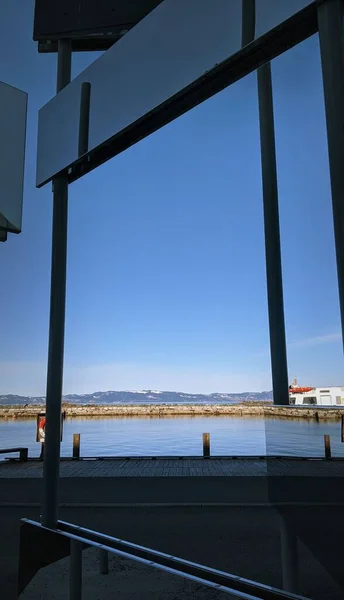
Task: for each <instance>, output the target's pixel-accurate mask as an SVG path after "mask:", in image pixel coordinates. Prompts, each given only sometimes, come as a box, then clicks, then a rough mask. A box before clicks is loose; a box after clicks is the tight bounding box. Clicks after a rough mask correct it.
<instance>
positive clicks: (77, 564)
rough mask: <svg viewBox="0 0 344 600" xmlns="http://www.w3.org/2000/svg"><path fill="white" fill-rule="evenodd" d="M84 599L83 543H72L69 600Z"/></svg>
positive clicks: (73, 541)
mask: <svg viewBox="0 0 344 600" xmlns="http://www.w3.org/2000/svg"><path fill="white" fill-rule="evenodd" d="M81 598H82V543H81V542H78V541H77V540H71V541H70V559H69V600H81Z"/></svg>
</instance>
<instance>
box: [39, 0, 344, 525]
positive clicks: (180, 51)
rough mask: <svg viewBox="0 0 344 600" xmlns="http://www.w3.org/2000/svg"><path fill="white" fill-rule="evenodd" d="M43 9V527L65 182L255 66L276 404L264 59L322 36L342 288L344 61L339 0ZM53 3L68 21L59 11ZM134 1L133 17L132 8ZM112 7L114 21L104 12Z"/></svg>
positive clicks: (283, 381)
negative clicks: (74, 69)
mask: <svg viewBox="0 0 344 600" xmlns="http://www.w3.org/2000/svg"><path fill="white" fill-rule="evenodd" d="M45 4H46V3H45V2H44V1H43V0H37V1H36V12H35V34H34V37H35V39H36V40H38V41H39V43H40V44H47V47H46V48H45V49H44V48H42V46H41V47H39V49H40V50H45V51H48V50H49V49H48V46H49V44H50V50H51V51H56V49H57V48H58V86H57V88H58V89H57V92H58V93H57V95H56V96H55V97H54V98H52V99H51V100H50V101H49V102H48V103H47V104H46V105H45V106H43V108H42V109H41V110H40V112H39V124H38V151H37V172H36V184H37V187H41V186H43V185H45V184H46V183H48V182H49V181H53V182H54V186H53V188H54V224H53V231H54V235H53V253H52V265H53V268H52V284H51V290H52V292H51V315H50V337H49V358H48V384H47V433H46V452H47V456H50V463H51V468H50V469H48V468H46V469H45V472H46V474H47V478H46V480H45V490H46V495H45V504H46V505H47V504H49V503H51V506H50V508H49V510H47V506H45V509H44V511H43V514H44V515H46V517H45V518H44V523H45V525H47V526H49V527H51V526H54V524H55V523H56V519H57V498H56V494H55V491H56V485H53V484H52V481H50V483H51V484H52V485H51V486H50V487H49V485H50V484H49V480H48V479H49V477H50V479H51V480H52V478H55V480H56V478H58V460H59V427H60V419H59V411H60V408H61V407H60V404H61V395H62V375H63V334H64V312H65V304H64V302H65V301H64V298H65V282H66V251H67V203H68V184H69V183H71V182H73V181H75V180H77V179H78V178H80V177H82V176H83V175H84V174H86V173H88V172H90V171H91V170H92V169H95V168H96V167H97V166H99V165H100V164H102V163H104V162H106V161H107V160H109V159H110V158H112V157H114V156H116V155H117V154H119V153H120V152H123V151H124V150H126V149H127V148H129V147H130V146H131V145H133V144H135V143H136V142H138V141H139V140H142V139H143V138H145V137H147V136H148V135H150V134H151V133H152V132H154V131H156V130H157V129H159V128H160V127H162V126H164V125H166V124H167V123H169V122H171V121H172V120H173V119H175V118H177V117H178V116H180V115H181V114H183V113H185V112H187V111H188V110H190V109H192V108H193V107H195V106H196V105H198V104H200V103H201V102H203V101H204V100H206V99H208V98H210V97H211V96H213V95H214V94H216V93H217V92H219V91H221V90H223V89H224V88H226V87H228V86H229V85H230V84H232V83H233V82H235V81H237V80H239V79H240V78H242V77H244V76H245V75H247V74H248V73H250V72H252V71H255V70H257V69H260V68H262V69H263V70H262V71H260V75H259V77H258V84H259V85H258V87H259V90H260V91H259V96H260V98H259V99H260V103H259V104H260V122H261V150H262V159H263V160H262V167H263V168H262V173H263V197H264V211H265V215H264V218H265V241H266V244H265V246H266V264H267V275H268V292H269V293H268V297H269V302H268V311H269V325H270V342H271V344H270V347H271V355H272V356H271V359H272V371H273V381H274V392H275V391H276V388H277V383H276V382H279V383H278V388H279V389H280V390H282V392H283V393H282V392H281V394H279V397H277V398H276V397H275V399H274V401H275V403H281V404H287V403H288V401H289V400H288V379H287V362H286V349H285V344H284V338H285V334H284V329H283V328H284V315H283V293H282V292H283V290H282V272H281V268H280V262H281V261H280V248H279V245H280V242H279V232H278V227H279V216H278V193H277V183H278V182H277V171H276V168H275V167H276V164H275V156H274V153H275V147H274V146H275V140H274V129H273V98H272V81H271V72H270V65H269V64H268V63H269V62H270V61H271V60H272V59H274V58H275V57H277V56H278V55H280V54H282V53H283V52H285V51H287V50H288V49H290V48H291V47H293V46H295V45H296V44H299V43H300V42H302V41H303V40H305V39H307V38H308V37H310V36H311V35H313V34H315V33H317V32H318V30H319V31H320V39H321V55H322V66H323V80H324V88H325V99H326V116H327V126H328V138H329V150H330V153H329V159H330V172H331V182H332V198H333V206H334V220H335V237H336V249H337V264H338V276H339V277H341V280H342V281H344V258H343V257H344V235H343V219H342V218H341V214H342V209H341V204H342V198H343V189H344V185H343V184H344V178H343V169H342V157H343V154H344V152H343V148H344V128H343V127H342V121H343V106H344V87H343V73H344V68H343V60H344V57H343V52H342V39H343V18H342V17H343V2H342V0H317V1H316V2H312V1H310V0H288V1H285V2H284V1H281V2H277V1H276V0H256V1H255V2H254V0H230V1H229V0H164V1H163V2H153V1H152V2H145V1H144V2H142V3H140V2H138V0H137V1H135V2H132V3H129V2H124V0H123V2H119V1H118V2H116V1H115V0H114V1H113V2H106V1H105V0H104V1H101V0H99V1H98V2H97V3H94V2H91V1H88V0H80V1H79V2H72V1H70V2H69V1H68V2H67V0H64V1H59V2H57V0H56V1H55V2H54V6H55V8H54V10H55V12H53V13H52V15H55V16H54V17H53V18H52V19H51V18H50V17H49V16H48V15H47V13H46V12H45ZM50 4H51V3H50ZM63 6H64V7H66V8H65V9H64V11H65V13H66V14H62V13H61V10H62V7H63ZM128 6H129V7H130V10H131V9H132V8H133V7H136V8H135V10H134V9H133V12H132V13H130V14H132V15H134V16H132V17H130V18H129V17H126V18H127V19H128V23H127V25H128V27H127V28H124V29H121V27H123V22H124V21H123V19H124V17H120V18H118V19H117V20H116V18H117V17H116V8H117V9H119V7H121V10H122V9H123V11H124V12H123V15H124V14H126V15H129V12H128V13H126V12H125V11H126V10H128V11H129V8H128ZM139 6H140V7H141V8H140V11H141V12H140V11H137V9H138V7H139ZM110 8H111V11H110ZM252 8H253V9H254V21H253V20H252V14H253V12H252ZM112 9H114V14H115V19H112V17H111V15H112ZM141 9H142V10H141ZM135 11H136V12H135ZM110 12H111V15H110ZM119 14H120V13H119V12H118V15H119ZM118 15H117V16H118ZM110 17H111V18H110ZM124 20H125V19H124ZM253 26H254V28H253ZM116 27H117V29H116ZM250 32H251V33H250ZM252 32H253V34H252ZM99 34H100V37H102V36H105V35H109V38H108V40H109V41H108V45H109V46H111V47H110V48H109V49H108V50H107V51H106V52H104V53H103V54H102V55H101V56H100V57H99V58H98V59H97V60H95V61H94V63H92V64H91V65H90V66H89V67H88V68H87V69H85V70H84V71H83V72H82V73H81V74H80V75H79V76H78V77H76V78H75V79H74V80H73V81H71V82H69V78H70V62H71V55H72V51H73V50H82V49H83V50H86V49H93V50H96V49H101V48H100V46H97V44H98V41H99ZM253 36H254V39H252V37H253ZM90 40H93V42H94V43H93V45H92V42H90ZM54 44H55V45H54ZM87 44H89V45H87ZM266 65H268V66H267V68H265V66H266ZM334 74H335V75H334ZM229 135H230V132H229ZM276 257H277V258H276ZM339 287H340V304H341V312H342V315H343V325H344V288H343V285H342V284H341V285H340V286H339ZM278 373H279V374H280V375H279V376H277V377H276V375H278ZM277 396H278V394H277ZM49 415H51V416H50V417H49ZM52 415H54V417H53V416H52ZM49 423H50V424H49ZM55 463H56V464H55ZM50 489H54V490H55V491H54V493H52V494H51V493H50V492H49V490H50ZM49 494H50V496H49Z"/></svg>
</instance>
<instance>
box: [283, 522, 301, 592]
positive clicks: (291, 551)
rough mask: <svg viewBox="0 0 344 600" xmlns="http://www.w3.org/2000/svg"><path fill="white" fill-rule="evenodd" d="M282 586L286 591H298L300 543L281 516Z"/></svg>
mask: <svg viewBox="0 0 344 600" xmlns="http://www.w3.org/2000/svg"><path fill="white" fill-rule="evenodd" d="M280 535H281V558H282V582H283V583H282V586H283V589H284V590H285V591H286V592H291V593H294V594H297V593H298V587H299V583H298V579H299V576H298V543H297V537H296V535H295V534H294V532H293V531H292V530H291V529H290V526H289V525H288V523H287V522H286V521H285V519H284V518H283V517H282V516H281V517H280Z"/></svg>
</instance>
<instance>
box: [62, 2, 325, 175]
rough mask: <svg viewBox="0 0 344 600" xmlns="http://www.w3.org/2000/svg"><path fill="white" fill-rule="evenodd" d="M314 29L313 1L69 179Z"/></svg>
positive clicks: (77, 167)
mask: <svg viewBox="0 0 344 600" xmlns="http://www.w3.org/2000/svg"><path fill="white" fill-rule="evenodd" d="M317 31H318V21H317V10H316V4H315V2H313V3H311V4H309V5H308V6H306V8H304V9H303V10H301V11H299V12H298V13H296V14H295V15H293V16H292V17H290V18H289V19H287V20H286V21H284V22H283V23H282V24H280V25H278V26H277V27H275V28H274V29H272V30H270V31H269V32H268V33H266V34H265V35H262V36H261V37H259V38H258V39H257V40H255V41H253V42H252V43H251V44H249V45H247V46H245V47H244V48H242V49H241V50H240V51H239V52H237V53H235V54H233V55H232V56H231V57H230V58H228V60H225V61H223V62H222V63H221V64H219V65H218V66H217V67H215V68H214V69H212V70H211V71H209V72H208V73H206V74H205V75H203V76H202V77H200V78H199V79H197V80H196V81H194V82H193V83H192V84H191V85H190V86H188V87H186V88H184V89H183V90H182V91H181V92H180V93H178V94H176V95H174V96H173V97H172V98H171V99H169V100H167V101H166V102H164V103H163V104H161V105H160V106H159V107H158V108H157V109H156V110H154V111H152V112H151V113H149V114H148V115H145V116H144V117H142V119H139V120H138V121H136V122H135V123H134V124H133V125H131V126H130V127H128V128H127V129H125V130H123V131H122V132H121V133H120V134H118V135H116V136H115V137H114V138H111V139H110V140H108V141H107V142H106V143H104V144H103V145H100V146H98V147H97V148H96V149H95V150H94V151H93V152H90V153H89V154H87V155H85V156H84V157H83V159H82V160H80V161H78V162H76V163H75V164H74V165H73V166H72V167H71V168H70V169H69V171H68V181H69V183H72V182H73V181H75V180H77V179H79V178H80V177H82V176H83V175H85V174H86V173H89V172H90V171H92V170H93V169H95V168H96V167H98V166H99V165H101V164H103V163H105V162H106V161H108V160H109V159H110V158H113V157H114V156H116V155H117V154H120V153H121V152H123V151H124V150H126V149H127V148H129V147H130V146H133V145H134V144H136V143H137V142H139V141H140V140H142V139H144V138H145V137H147V136H148V135H150V134H151V133H153V132H154V131H157V130H158V129H160V128H161V127H163V126H164V125H167V124H168V123H170V122H171V121H173V120H174V119H176V118H177V117H179V116H181V115H182V114H184V113H186V112H187V111H189V110H190V109H192V108H194V107H195V106H197V105H199V104H201V103H202V102H204V101H205V100H207V99H209V98H211V97H212V96H214V95H215V94H217V93H218V92H220V91H222V90H223V89H225V88H226V87H228V86H229V85H231V84H232V83H235V82H236V81H238V80H239V79H241V78H243V77H245V76H246V75H248V74H249V73H251V72H252V71H255V70H256V69H258V68H259V67H260V66H262V65H263V64H265V63H267V62H269V61H271V60H273V59H274V58H276V57H277V56H279V55H280V54H282V53H283V52H286V51H287V50H289V49H290V48H292V47H293V46H296V45H297V44H299V43H300V42H302V41H303V40H305V39H307V38H308V37H310V36H312V35H314V34H315V33H316V32H317Z"/></svg>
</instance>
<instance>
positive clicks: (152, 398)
mask: <svg viewBox="0 0 344 600" xmlns="http://www.w3.org/2000/svg"><path fill="white" fill-rule="evenodd" d="M63 401H64V402H70V403H72V404H237V403H239V402H244V401H253V402H256V401H265V402H266V401H272V392H242V393H239V394H238V393H236V394H226V393H222V394H220V393H214V394H187V393H184V392H166V391H159V390H136V391H122V392H117V391H108V392H93V394H67V395H66V396H64V397H63ZM44 403H45V397H44V396H17V395H13V394H7V395H0V406H1V405H3V406H4V405H12V404H17V405H25V404H44Z"/></svg>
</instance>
